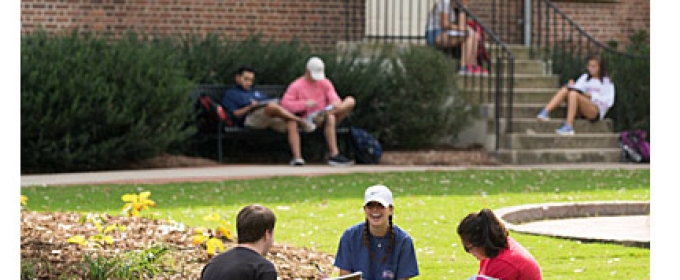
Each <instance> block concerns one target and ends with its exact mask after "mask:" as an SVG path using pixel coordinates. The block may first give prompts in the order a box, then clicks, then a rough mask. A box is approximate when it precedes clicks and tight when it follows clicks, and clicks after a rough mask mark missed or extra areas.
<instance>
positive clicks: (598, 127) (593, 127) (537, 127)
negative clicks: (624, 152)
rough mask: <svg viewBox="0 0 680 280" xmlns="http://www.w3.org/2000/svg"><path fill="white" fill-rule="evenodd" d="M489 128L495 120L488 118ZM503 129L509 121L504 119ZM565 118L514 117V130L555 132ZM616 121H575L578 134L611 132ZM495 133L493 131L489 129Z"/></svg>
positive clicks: (521, 131) (514, 131)
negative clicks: (543, 119) (546, 119)
mask: <svg viewBox="0 0 680 280" xmlns="http://www.w3.org/2000/svg"><path fill="white" fill-rule="evenodd" d="M488 122H489V126H488V127H489V129H490V130H491V129H493V128H494V127H493V120H488ZM500 122H501V123H500V129H501V131H505V129H506V126H507V122H506V121H505V120H504V119H501V121H500ZM563 123H564V119H552V120H550V121H539V120H537V119H535V118H513V120H512V132H513V133H522V134H527V135H534V134H554V133H555V130H556V129H557V128H559V127H560V126H562V124H563ZM613 126H614V123H613V122H612V120H611V119H604V120H602V121H598V122H590V121H587V120H583V119H577V120H575V121H574V130H575V131H576V133H577V134H582V133H586V134H593V133H611V131H612V128H613ZM489 133H493V131H489Z"/></svg>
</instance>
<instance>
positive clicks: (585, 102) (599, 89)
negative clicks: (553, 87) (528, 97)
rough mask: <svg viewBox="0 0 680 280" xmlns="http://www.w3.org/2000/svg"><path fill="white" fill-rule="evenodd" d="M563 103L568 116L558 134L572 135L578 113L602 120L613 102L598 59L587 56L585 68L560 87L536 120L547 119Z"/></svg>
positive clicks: (610, 87) (607, 78)
mask: <svg viewBox="0 0 680 280" xmlns="http://www.w3.org/2000/svg"><path fill="white" fill-rule="evenodd" d="M562 102H566V103H567V119H566V120H565V121H564V124H563V125H562V127H560V128H558V129H557V130H556V131H555V132H557V134H560V135H574V119H575V118H576V117H577V116H580V117H584V118H585V119H588V120H591V121H598V120H602V119H604V116H605V114H607V111H608V110H609V108H611V107H612V105H614V84H613V83H612V82H611V80H610V78H609V76H608V75H607V71H606V69H605V66H604V63H603V61H602V59H601V58H599V57H596V56H591V57H589V58H588V71H587V73H584V74H583V75H581V77H579V78H578V80H576V82H574V80H569V83H568V84H567V85H566V86H564V87H562V88H561V89H560V90H559V91H557V93H556V94H555V95H554V96H553V98H552V99H551V100H550V102H548V105H546V106H545V107H544V108H543V109H542V110H541V112H540V113H539V114H538V115H537V116H536V118H538V119H539V120H542V121H547V120H550V116H549V114H550V111H552V110H553V109H555V108H557V106H559V105H560V104H561V103H562Z"/></svg>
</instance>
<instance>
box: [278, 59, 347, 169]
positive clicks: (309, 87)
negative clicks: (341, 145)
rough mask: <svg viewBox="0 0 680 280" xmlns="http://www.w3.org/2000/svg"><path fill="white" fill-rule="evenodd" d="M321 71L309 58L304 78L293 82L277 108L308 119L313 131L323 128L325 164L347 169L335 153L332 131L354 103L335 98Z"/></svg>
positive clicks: (297, 160) (300, 162)
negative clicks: (313, 124) (326, 147)
mask: <svg viewBox="0 0 680 280" xmlns="http://www.w3.org/2000/svg"><path fill="white" fill-rule="evenodd" d="M324 67H325V66H324V63H323V61H322V60H321V59H320V58H318V57H312V58H310V59H309V60H308V61H307V67H306V69H305V74H304V75H303V76H302V77H299V78H297V79H296V80H295V81H293V82H292V83H291V84H290V85H289V86H288V89H287V90H286V92H285V93H284V94H283V97H282V98H281V106H283V107H284V108H286V109H287V110H288V111H290V112H293V113H295V114H297V115H301V116H302V117H303V118H308V119H310V120H311V121H313V122H314V123H315V124H316V126H317V127H320V126H321V125H322V124H323V127H324V135H325V136H326V142H327V144H328V150H329V153H330V158H329V160H328V164H330V165H351V164H352V161H350V160H349V159H347V158H346V157H344V156H343V155H341V154H340V151H339V150H338V143H337V136H336V134H335V127H336V125H338V124H340V122H341V121H342V120H343V119H344V118H345V117H347V115H349V113H350V112H352V109H354V105H355V104H356V101H355V100H354V98H353V97H351V96H347V97H345V98H344V99H341V98H340V96H338V93H337V92H335V87H334V86H333V84H332V83H331V81H330V80H328V79H326V75H325V72H324ZM291 164H293V165H304V164H305V161H304V160H303V159H302V158H295V159H293V161H292V162H291Z"/></svg>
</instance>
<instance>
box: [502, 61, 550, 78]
mask: <svg viewBox="0 0 680 280" xmlns="http://www.w3.org/2000/svg"><path fill="white" fill-rule="evenodd" d="M543 67H544V63H543V62H542V61H540V60H528V59H522V60H515V64H514V65H513V72H514V73H515V74H516V75H522V74H523V75H541V76H542V75H544V72H545V69H544V68H543ZM503 70H504V72H503V74H507V73H508V72H509V71H510V69H509V67H503ZM490 71H495V70H494V69H491V70H490Z"/></svg>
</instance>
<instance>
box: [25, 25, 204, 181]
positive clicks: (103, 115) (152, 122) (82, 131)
mask: <svg viewBox="0 0 680 280" xmlns="http://www.w3.org/2000/svg"><path fill="white" fill-rule="evenodd" d="M138 37H140V36H138V35H137V34H134V33H130V34H128V35H127V36H125V37H124V38H122V39H120V40H116V41H112V42H109V41H108V40H107V38H105V37H102V36H94V35H88V34H85V35H82V36H81V35H78V33H77V31H74V32H73V33H72V34H71V35H70V36H69V35H67V36H50V35H47V34H46V33H44V32H35V33H32V34H26V35H23V36H22V39H21V49H22V53H21V65H22V67H21V168H22V172H35V171H49V172H54V171H72V170H97V169H104V168H115V167H116V166H118V165H120V164H122V163H125V162H128V161H135V160H141V159H146V158H150V157H153V156H156V155H158V154H160V153H162V152H164V151H166V150H167V149H168V147H169V146H171V145H173V144H176V143H182V142H184V141H185V140H186V139H187V137H189V136H190V135H191V134H192V133H193V131H194V128H193V127H190V126H187V125H186V124H187V120H189V119H192V117H191V114H192V113H193V112H192V107H191V104H189V102H188V97H187V92H189V91H190V89H191V87H192V86H193V85H192V84H191V83H190V82H189V81H188V80H187V79H186V78H185V74H184V71H183V70H184V69H183V65H181V64H180V63H179V62H180V60H178V59H177V58H176V56H175V53H174V51H173V47H172V43H171V42H169V41H164V40H158V39H157V40H155V41H153V43H152V44H148V43H146V42H145V40H146V37H144V36H142V37H141V38H138Z"/></svg>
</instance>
